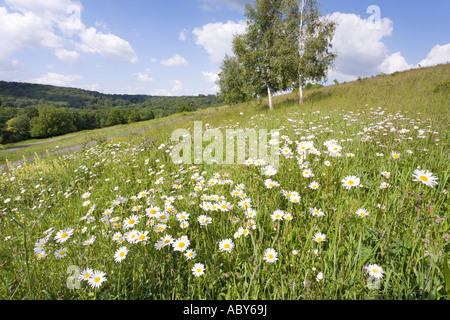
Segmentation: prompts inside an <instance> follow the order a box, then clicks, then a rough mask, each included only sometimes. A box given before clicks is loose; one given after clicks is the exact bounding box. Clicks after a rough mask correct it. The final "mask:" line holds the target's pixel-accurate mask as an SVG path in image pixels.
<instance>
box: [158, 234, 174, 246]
mask: <svg viewBox="0 0 450 320" xmlns="http://www.w3.org/2000/svg"><path fill="white" fill-rule="evenodd" d="M159 240H160V241H162V242H163V244H164V246H168V245H171V244H172V243H173V238H172V236H171V235H165V236H163V237H161V238H160V239H159Z"/></svg>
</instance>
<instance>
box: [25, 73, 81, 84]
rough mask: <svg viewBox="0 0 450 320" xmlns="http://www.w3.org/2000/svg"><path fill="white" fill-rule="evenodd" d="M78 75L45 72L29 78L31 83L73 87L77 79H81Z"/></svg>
mask: <svg viewBox="0 0 450 320" xmlns="http://www.w3.org/2000/svg"><path fill="white" fill-rule="evenodd" d="M82 78H83V77H82V76H80V75H64V74H58V73H54V72H47V74H46V75H44V76H42V77H40V78H36V79H32V80H30V82H31V83H40V84H50V85H54V86H61V87H73V86H74V85H75V82H76V81H77V80H80V79H82Z"/></svg>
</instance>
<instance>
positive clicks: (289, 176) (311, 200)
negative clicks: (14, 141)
mask: <svg viewBox="0 0 450 320" xmlns="http://www.w3.org/2000/svg"><path fill="white" fill-rule="evenodd" d="M449 71H450V65H443V66H437V67H434V68H423V69H417V70H410V71H406V72H402V73H398V74H394V75H384V76H379V77H375V78H370V79H362V80H361V81H355V82H352V83H346V84H339V85H336V86H331V87H324V88H320V89H314V90H310V91H307V93H306V101H305V104H304V105H303V106H301V107H300V106H298V104H297V103H296V96H295V94H289V95H284V96H278V97H276V98H275V99H274V103H275V106H276V108H275V110H274V111H272V112H269V111H268V107H267V105H266V102H265V101H255V102H249V103H245V104H239V105H236V106H232V107H230V108H226V109H223V110H220V111H219V112H216V113H211V114H203V115H201V116H199V117H198V118H196V119H189V120H186V121H184V122H178V123H172V124H167V125H165V126H161V127H158V128H153V129H149V130H147V131H145V132H144V133H142V134H134V135H130V136H127V137H121V138H116V139H113V140H110V141H105V142H103V143H100V144H98V145H95V146H88V147H86V148H84V149H83V150H81V151H78V152H74V153H71V154H65V155H59V156H55V157H51V156H49V157H48V158H46V159H41V158H37V160H36V161H35V162H34V163H30V162H28V163H25V164H24V165H22V166H20V167H17V168H10V170H8V171H5V172H4V173H3V175H2V177H1V180H0V190H1V191H0V192H1V197H0V201H2V204H3V210H2V220H1V222H0V223H1V225H0V226H1V227H0V236H1V238H0V245H1V250H0V265H1V267H0V272H1V285H0V297H1V298H2V299H160V300H161V299H167V300H175V299H180V300H184V299H349V300H350V299H351V300H360V299H361V300H362V299H432V300H436V299H447V298H448V294H449V292H450V288H449V287H448V283H449V278H448V265H447V264H446V263H447V259H448V250H449V241H448V239H449V237H450V235H449V233H450V232H449V216H448V212H449V201H448V200H449V199H448V192H447V190H448V188H449V182H448V179H449V162H448V150H449V148H448V147H449V142H448V123H447V121H446V120H447V119H448V117H447V116H448V102H449V99H448V94H449V91H448V89H445V85H442V83H444V84H445V83H446V81H448V75H449V74H450V72H449ZM436 88H438V89H436ZM442 88H443V89H442ZM241 113H242V114H241ZM194 121H202V124H203V128H204V130H206V128H207V124H208V127H211V128H218V129H220V130H221V131H223V132H224V134H225V130H226V129H229V128H230V129H233V128H242V129H245V128H256V129H258V128H265V129H272V128H274V129H279V130H280V136H281V137H280V142H281V143H280V147H283V146H287V147H289V148H290V149H291V150H292V152H293V156H292V157H285V156H283V155H280V158H279V159H280V165H279V168H278V172H277V173H276V174H275V175H274V176H270V177H268V176H265V175H263V174H262V173H261V170H260V168H258V167H257V166H255V165H248V166H247V165H217V164H211V165H207V164H204V163H203V164H201V165H195V166H194V165H189V164H181V165H180V164H175V163H173V161H172V159H171V157H170V155H169V152H170V151H171V149H170V147H171V146H173V143H172V142H171V141H170V137H171V134H172V132H173V131H174V130H175V129H178V128H186V129H187V128H190V129H191V130H192V129H193V127H194V123H193V122H194ZM402 129H403V131H402ZM331 139H334V140H336V143H337V144H338V145H340V146H342V148H343V149H342V150H341V155H340V156H332V155H331V154H330V153H328V152H327V147H326V146H325V145H324V143H326V142H329V141H330V140H331ZM302 141H303V142H304V141H311V142H312V143H313V145H314V147H315V148H316V149H317V151H319V152H320V153H319V152H309V153H308V154H307V155H306V158H305V159H302V162H301V163H299V161H298V159H297V158H296V156H300V154H299V153H298V152H297V143H301V142H302ZM207 144H208V143H204V145H207ZM393 151H394V152H399V153H400V154H401V156H400V158H398V159H394V158H393V157H392V156H391V152H393ZM409 152H410V153H409ZM380 153H382V154H383V156H380V155H379V154H380ZM326 161H329V162H330V165H329V166H327V165H326V164H325V162H326ZM304 167H307V168H309V169H310V170H311V171H312V172H313V173H314V177H309V178H307V177H304V176H303V175H302V172H303V169H304ZM418 167H420V169H427V170H429V171H431V172H432V173H433V175H434V176H436V177H437V178H438V180H437V182H438V185H436V186H434V187H433V188H431V187H429V186H427V185H425V184H422V183H421V182H416V181H413V178H412V175H413V172H414V170H415V169H416V168H418ZM382 171H388V172H389V173H390V175H389V176H388V177H387V176H383V175H382V174H381V172H382ZM194 175H197V176H199V177H201V176H203V177H204V178H205V179H204V185H206V184H207V183H208V182H209V181H210V179H212V178H214V177H215V176H218V177H219V179H220V180H221V181H229V180H231V181H232V184H228V183H222V184H221V183H216V184H214V185H213V186H204V188H203V190H201V191H198V192H195V190H194V188H195V187H196V186H197V185H198V184H197V183H198V181H199V180H198V178H193V176H194ZM349 175H355V176H357V177H358V178H360V179H361V186H358V187H355V188H351V189H349V190H347V189H346V188H344V187H343V185H342V182H341V180H342V179H343V178H345V177H346V176H349ZM160 177H164V183H162V184H157V180H158V179H159V178H160ZM267 178H271V179H273V180H275V181H277V182H278V183H279V185H280V186H279V187H274V188H272V189H269V188H267V187H266V185H265V180H266V179H267ZM312 181H316V182H318V183H319V185H320V186H319V188H318V189H317V190H313V189H311V188H310V187H309V184H310V183H311V182H312ZM381 183H389V184H390V187H389V188H386V189H380V185H381ZM175 184H179V185H182V188H181V189H176V188H174V185H175ZM239 184H243V185H244V186H243V190H242V191H243V192H244V193H245V195H244V196H243V197H233V196H232V195H231V193H232V191H233V190H235V188H236V186H237V185H239ZM205 187H206V188H205ZM144 190H145V191H147V194H146V195H145V196H144V197H139V194H140V193H141V192H142V191H144ZM284 191H287V192H288V193H289V192H293V191H296V192H298V193H299V195H300V201H299V202H298V203H293V202H291V201H290V200H289V199H288V197H287V196H286V192H284ZM86 192H89V193H90V195H89V197H87V198H83V197H82V196H83V195H84V194H85V193H86ZM211 195H217V196H223V198H224V199H225V200H226V201H227V202H229V203H230V204H232V205H233V208H232V209H230V210H229V211H224V212H222V211H205V210H204V209H202V208H201V207H200V204H201V203H202V202H203V201H206V200H208V198H207V197H208V196H211ZM119 196H122V197H126V198H127V199H128V200H127V201H126V202H124V203H122V204H118V205H116V204H114V200H116V199H117V197H119ZM162 196H166V198H167V197H170V196H173V197H175V200H174V201H173V208H174V209H175V210H176V211H177V212H186V213H188V214H189V215H190V218H189V220H188V222H189V226H188V227H187V228H184V229H183V228H181V227H180V222H179V221H178V220H177V219H176V214H174V213H169V212H166V214H168V215H169V217H170V218H169V220H168V221H167V222H165V224H166V225H167V229H165V231H164V232H163V233H158V232H156V231H154V226H155V225H157V224H158V223H160V222H159V221H157V219H156V218H150V217H148V216H146V211H145V209H146V208H149V207H150V206H151V205H155V206H159V207H160V208H161V209H162V211H164V208H165V204H166V201H167V199H164V198H162ZM178 196H182V198H178ZM203 197H205V198H203ZM243 198H249V199H250V200H251V204H250V207H251V208H252V209H254V210H255V212H256V216H255V217H254V218H253V220H254V224H253V225H252V224H249V218H248V217H247V215H246V210H245V209H243V208H241V206H240V205H239V202H240V201H241V200H242V199H243ZM86 200H89V201H90V203H89V204H84V202H85V201H86ZM192 202H193V203H192ZM211 203H215V202H214V201H211ZM94 204H95V208H94V209H93V211H92V213H91V214H90V215H89V216H92V217H95V221H92V222H89V216H87V213H88V211H89V210H90V209H92V206H93V205H94ZM137 205H140V206H142V207H140V208H139V209H138V210H137V211H133V208H134V207H136V206H137ZM111 207H113V208H114V211H113V213H112V214H111V217H118V219H119V221H120V222H122V226H121V227H120V228H117V229H115V228H114V224H112V223H103V222H102V221H101V219H102V217H104V210H105V209H107V208H111ZM314 207H315V208H318V209H321V210H322V211H323V212H324V215H323V216H313V215H312V214H311V213H310V208H314ZM360 208H364V209H366V210H367V212H368V215H366V216H365V217H360V216H358V215H357V214H356V211H357V210H358V209H360ZM278 209H279V210H283V211H284V212H285V213H290V214H291V215H292V217H293V219H292V220H275V221H274V220H273V219H272V218H271V215H272V213H273V212H274V211H275V210H278ZM134 214H136V215H137V216H139V217H140V219H139V220H140V222H139V223H138V224H137V225H135V226H134V227H133V228H131V229H124V228H123V224H124V223H125V222H126V219H127V218H128V217H130V216H132V215H134ZM200 215H206V216H208V217H211V218H212V222H211V223H210V224H208V225H201V224H200V223H199V222H198V221H197V218H198V217H199V216H200ZM232 217H236V218H238V219H239V221H238V222H236V223H234V222H233V221H232V219H231V218H232ZM241 227H242V228H247V230H248V235H244V234H242V235H241V236H240V237H239V238H235V237H234V236H235V234H236V232H237V231H238V230H239V228H241ZM50 228H52V229H50ZM65 228H73V230H74V233H73V235H71V236H70V237H69V240H67V241H66V242H64V243H57V242H56V241H55V239H54V237H55V235H56V234H57V232H58V231H59V230H63V229H65ZM84 228H86V229H84ZM49 229H50V231H49ZM129 230H139V231H148V234H147V237H148V238H147V240H146V242H139V243H130V242H128V241H127V240H124V241H123V242H122V243H117V242H116V241H114V240H113V234H114V233H115V232H118V231H120V232H121V233H122V234H125V233H126V232H127V231H129ZM318 232H321V233H323V234H325V235H326V240H325V241H323V242H316V241H314V239H313V237H314V235H315V234H316V233H318ZM48 234H50V235H49V236H48V241H47V242H46V243H45V245H44V249H45V252H46V253H47V255H46V256H45V257H44V258H41V259H39V258H38V255H37V254H36V253H35V252H34V246H33V244H34V243H36V242H38V241H39V240H40V239H43V238H46V236H47V235H48ZM24 235H26V237H25V236H24ZM163 235H171V236H172V237H173V238H174V239H178V238H180V237H181V236H187V237H188V239H189V241H190V244H189V248H190V249H193V250H194V251H195V252H196V257H195V258H194V259H192V260H188V259H187V258H186V257H185V256H184V254H183V252H180V251H175V250H174V248H173V247H172V246H166V247H164V248H162V249H160V250H158V249H156V248H155V243H157V241H158V240H159V239H160V238H161V236H163ZM91 236H95V237H96V238H95V241H94V242H93V244H91V245H83V243H84V242H85V241H86V240H88V239H89V238H90V237H91ZM226 238H230V239H232V241H233V243H234V248H233V249H232V250H231V252H226V251H225V252H222V251H220V250H219V242H220V241H221V240H223V239H226ZM121 246H126V247H127V248H128V250H129V252H128V254H127V256H126V258H125V259H124V260H123V261H122V262H120V263H119V262H115V260H114V254H115V252H116V250H117V249H118V248H119V247H121ZM61 248H67V255H66V256H64V257H63V258H57V257H56V256H55V255H54V253H55V252H56V251H57V250H58V249H61ZM268 248H273V249H274V250H275V251H276V252H277V253H278V260H276V261H275V262H273V263H268V262H266V261H265V260H264V253H265V250H266V249H268ZM195 263H203V264H204V265H205V273H204V274H203V275H202V276H200V277H196V276H194V275H193V273H192V271H191V269H192V267H193V265H194V264H195ZM374 264H376V265H377V266H380V267H382V269H383V271H384V274H383V277H382V278H381V279H380V280H376V279H374V278H373V277H371V276H370V274H369V273H368V271H367V270H366V269H365V267H367V266H369V265H374ZM71 266H76V267H78V268H79V270H80V271H82V270H84V269H86V268H92V269H93V270H101V271H103V272H105V273H106V278H107V280H106V281H105V282H104V283H103V284H102V285H101V286H100V287H99V288H96V289H93V288H91V286H90V285H89V284H88V283H87V282H85V281H80V288H79V289H76V288H75V289H71V286H70V285H68V279H69V280H71V281H73V278H72V279H71V278H70V277H76V276H77V275H78V274H77V273H76V272H74V271H71V270H74V269H69V268H70V267H71ZM319 273H322V274H323V278H321V277H320V276H319ZM446 274H447V276H446ZM318 276H319V278H318ZM69 282H70V281H69ZM75 282H76V281H75Z"/></svg>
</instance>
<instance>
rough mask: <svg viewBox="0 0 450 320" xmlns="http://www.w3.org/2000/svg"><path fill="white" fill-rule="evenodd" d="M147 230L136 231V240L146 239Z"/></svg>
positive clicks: (142, 240)
mask: <svg viewBox="0 0 450 320" xmlns="http://www.w3.org/2000/svg"><path fill="white" fill-rule="evenodd" d="M147 234H148V231H144V232H142V231H138V234H137V239H136V242H145V241H147V240H148V237H147Z"/></svg>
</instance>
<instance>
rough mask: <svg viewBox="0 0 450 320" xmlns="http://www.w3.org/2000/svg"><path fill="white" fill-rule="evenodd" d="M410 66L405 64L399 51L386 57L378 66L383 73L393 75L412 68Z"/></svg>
mask: <svg viewBox="0 0 450 320" xmlns="http://www.w3.org/2000/svg"><path fill="white" fill-rule="evenodd" d="M413 67H414V66H413V65H412V64H409V63H408V62H406V59H405V58H404V57H403V56H402V54H401V53H400V51H398V52H395V53H393V54H391V55H390V56H387V57H386V58H385V59H384V60H383V62H382V63H381V64H380V66H379V69H380V71H381V72H383V73H393V72H396V71H405V70H408V69H411V68H413Z"/></svg>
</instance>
